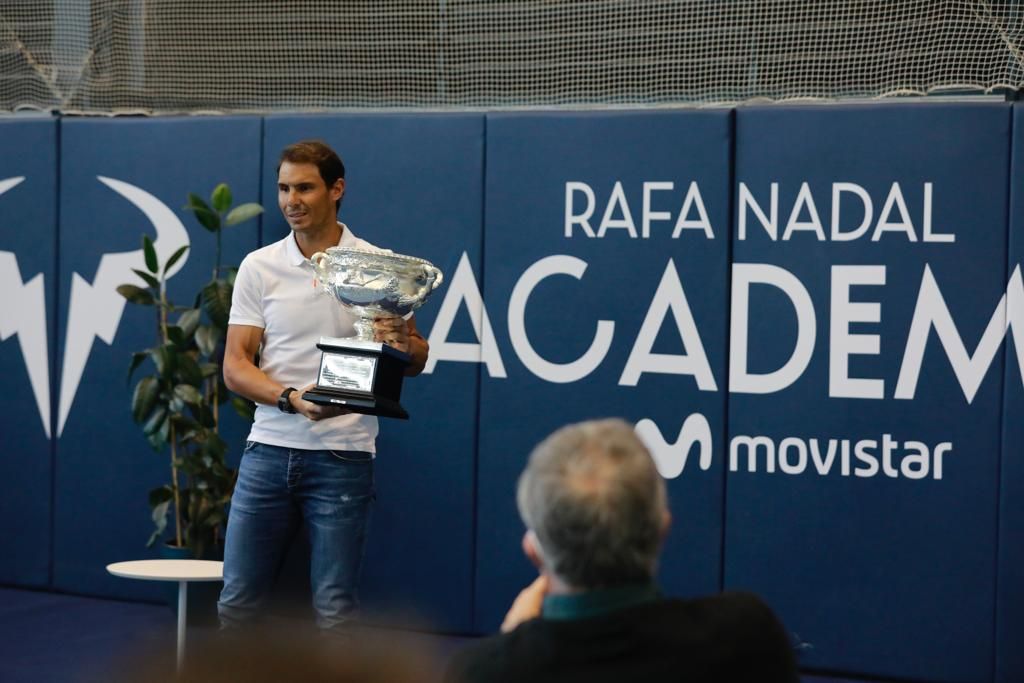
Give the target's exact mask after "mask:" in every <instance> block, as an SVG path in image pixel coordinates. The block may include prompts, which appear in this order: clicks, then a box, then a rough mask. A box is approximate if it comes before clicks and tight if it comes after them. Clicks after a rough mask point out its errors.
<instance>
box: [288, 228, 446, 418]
mask: <svg viewBox="0 0 1024 683" xmlns="http://www.w3.org/2000/svg"><path fill="white" fill-rule="evenodd" d="M309 260H310V262H311V263H312V264H313V267H314V269H315V271H316V280H317V285H318V287H319V288H320V290H321V291H322V292H325V293H327V294H329V295H331V296H332V297H334V298H335V299H336V300H337V301H338V302H339V303H340V304H341V305H342V306H344V307H345V308H346V309H348V310H349V311H350V312H351V313H352V314H353V315H354V316H355V323H354V325H355V328H356V334H355V336H353V337H321V338H320V343H319V344H317V348H318V349H320V350H321V351H322V352H323V355H322V356H321V357H320V373H319V376H318V377H317V383H316V387H314V388H313V389H310V390H309V391H307V392H306V393H304V394H303V395H302V397H303V398H304V399H306V400H307V401H312V402H313V403H319V404H321V405H337V406H342V407H344V408H348V409H349V410H351V411H353V412H357V413H366V414H369V415H380V416H383V417H397V418H401V419H408V417H409V413H407V412H406V411H405V409H404V408H403V407H402V405H401V404H400V403H399V398H400V397H401V393H402V378H403V377H404V376H405V368H406V366H407V365H409V362H410V360H411V357H410V356H409V354H407V353H404V352H402V351H399V350H398V349H395V348H393V347H391V346H388V345H387V344H383V343H381V342H378V341H374V338H373V321H374V319H375V318H380V317H385V316H396V317H404V316H406V315H408V314H409V313H411V312H412V311H415V310H416V309H417V308H419V307H420V306H422V305H423V303H424V302H425V301H426V300H427V298H428V297H429V296H430V294H431V293H432V292H433V291H434V290H435V289H437V287H438V286H439V285H440V284H441V283H442V282H444V276H443V275H442V273H441V271H440V270H439V269H438V268H437V267H436V266H434V265H433V264H432V263H430V262H429V261H425V260H423V259H420V258H415V257H413V256H403V255H401V254H389V253H381V252H372V251H363V250H360V249H343V248H341V247H331V248H330V249H328V250H327V251H326V252H324V251H318V252H317V253H315V254H313V255H312V256H311V257H310V259H309Z"/></svg>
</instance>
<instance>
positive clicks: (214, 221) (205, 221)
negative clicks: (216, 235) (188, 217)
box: [192, 207, 220, 232]
mask: <svg viewBox="0 0 1024 683" xmlns="http://www.w3.org/2000/svg"><path fill="white" fill-rule="evenodd" d="M192 213H194V214H195V215H196V219H197V220H198V221H199V224H200V225H202V226H203V227H204V228H206V229H207V230H209V231H210V232H217V231H218V230H220V216H218V215H217V214H216V213H214V212H213V211H211V210H210V209H200V208H198V207H196V208H193V209H192Z"/></svg>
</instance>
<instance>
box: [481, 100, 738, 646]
mask: <svg viewBox="0 0 1024 683" xmlns="http://www.w3.org/2000/svg"><path fill="white" fill-rule="evenodd" d="M730 125H731V113H730V112H728V111H716V112H657V113H654V112H649V113H636V112H633V113H629V114H625V113H583V114H579V113H572V114H568V113H565V114H563V113H557V114H494V115H490V116H488V123H487V174H486V177H487V189H486V195H487V204H486V222H485V234H484V264H483V274H484V283H483V290H484V296H485V300H486V303H487V309H488V312H489V314H490V316H489V319H490V322H491V325H492V326H493V330H494V336H495V338H496V340H497V347H496V356H500V359H501V366H500V372H499V366H498V364H497V363H496V362H495V361H494V359H493V357H492V365H491V367H488V368H487V369H485V370H484V374H483V375H482V382H481V405H480V449H479V454H478V458H479V478H478V483H477V491H478V506H477V515H478V528H479V533H478V535H477V583H476V585H477V609H476V616H477V621H476V625H477V627H478V628H481V629H483V630H484V631H490V630H493V629H494V628H496V626H497V625H498V624H499V623H500V620H501V617H502V615H503V614H504V612H505V610H507V608H508V606H509V605H510V604H511V601H512V599H513V598H514V597H515V595H516V593H517V591H518V590H519V589H521V588H522V587H523V586H524V585H525V584H526V583H528V582H529V581H530V580H531V578H532V577H534V576H536V573H535V572H534V570H533V569H532V568H531V567H530V565H529V563H528V562H527V560H526V559H525V558H524V557H523V555H522V552H521V551H520V545H519V540H520V538H521V536H522V533H523V527H522V523H521V522H520V520H519V516H518V514H517V512H516V506H515V483H516V478H517V477H518V475H519V472H520V471H521V470H522V468H523V466H524V464H525V462H526V458H527V456H528V454H529V452H530V450H531V449H532V448H533V447H534V445H536V444H537V443H538V442H539V441H540V440H541V439H542V438H543V437H545V436H546V435H547V434H549V433H550V432H551V431H553V430H554V429H555V428H557V427H559V426H562V425H564V424H566V423H568V422H574V421H579V420H583V419H589V418H595V417H608V416H619V417H624V418H626V419H628V420H630V421H632V422H637V421H641V420H644V421H645V424H646V425H647V429H648V430H649V432H648V434H649V435H653V438H654V439H660V438H663V439H664V441H665V442H668V443H669V444H674V443H676V442H677V440H678V437H679V433H680V429H681V427H682V426H683V424H684V422H685V421H686V420H687V418H688V417H689V416H690V415H691V414H698V413H699V414H701V415H703V419H704V420H706V422H705V424H706V427H707V431H708V434H709V436H710V437H711V445H712V448H711V450H710V451H709V455H710V456H711V457H712V463H711V464H710V465H709V468H708V469H706V470H705V469H701V468H700V467H699V466H698V457H697V454H698V449H697V447H696V446H695V447H694V448H693V449H692V451H691V453H690V458H689V462H688V463H687V465H686V468H685V470H684V471H682V474H680V470H679V467H680V466H681V464H682V462H681V461H682V458H683V457H685V454H684V453H680V452H678V449H675V448H672V447H670V446H667V445H665V444H662V447H661V448H658V449H657V450H658V452H659V454H660V455H661V456H662V457H663V459H664V467H665V470H664V471H666V472H667V471H670V470H674V471H672V472H671V474H670V475H669V476H672V478H671V479H670V481H669V482H668V487H669V496H670V499H671V506H672V511H673V514H674V517H675V521H674V525H673V529H672V533H671V535H670V539H669V541H668V545H667V548H666V551H665V555H664V558H663V562H662V568H661V579H662V583H663V586H664V587H665V589H666V590H667V591H668V592H669V593H672V594H684V595H688V594H699V593H707V592H713V591H715V590H716V589H717V588H718V585H719V574H720V562H719V558H720V549H721V545H720V543H721V534H722V527H721V515H722V478H723V470H722V451H721V444H722V440H723V437H724V433H725V431H724V411H725V393H724V382H725V349H726V346H725V335H726V307H725V301H726V291H727V287H726V275H727V272H728V268H727V263H728V256H727V254H728V248H727V247H728V220H729V206H728V201H729V184H730V174H729V165H730V134H731V131H730ZM645 183H648V185H647V189H646V193H647V197H648V199H647V209H646V211H647V218H648V220H647V223H646V228H645V221H644V212H645V208H644V207H645V200H644V197H645ZM694 183H695V185H694ZM655 184H657V185H655ZM692 187H695V188H696V189H695V190H692V191H693V193H694V194H693V195H692V196H691V198H690V201H689V202H687V195H688V194H689V193H690V192H691V188H692ZM588 188H589V189H588ZM590 194H592V195H593V198H592V202H591V200H590V199H589V195H590ZM697 194H699V200H698V199H697ZM701 209H703V211H704V212H705V217H706V219H707V223H708V225H707V231H705V228H704V227H700V228H697V227H687V225H688V221H691V222H693V223H694V224H697V223H700V222H701ZM681 213H682V214H683V216H682V219H680V216H679V214H681ZM588 214H589V218H587V216H588ZM627 214H628V216H627ZM574 217H575V218H574ZM680 221H681V223H682V225H681V227H680V228H679V229H678V231H677V229H676V226H677V224H679V223H680ZM567 223H569V226H568V228H567V226H566V224H567ZM584 223H586V225H584ZM567 229H568V236H567ZM645 233H646V236H645ZM591 234H593V236H592V237H591V236H590V235H591ZM517 311H518V312H517ZM645 320H646V323H645ZM680 320H686V321H689V320H692V321H693V322H692V323H684V324H683V329H685V330H686V333H685V335H684V333H683V332H681V331H680V322H679V321H680ZM599 321H600V322H599ZM694 326H695V327H694ZM520 328H522V329H520ZM602 330H603V331H602ZM605 336H607V341H605V340H604V337H605ZM595 339H596V341H595ZM591 348H593V349H595V351H593V352H591V351H590V349H591ZM702 350H703V351H702ZM634 354H635V357H634V360H633V362H632V363H631V362H629V359H630V357H631V355H634ZM654 354H664V356H663V357H662V358H659V359H654V358H652V356H653V355H654ZM698 356H700V357H702V358H703V360H701V361H700V362H698V361H697V358H698ZM670 357H671V358H670ZM580 358H584V359H583V360H580V361H578V359H580ZM643 358H647V360H646V361H644V360H642V359H643ZM671 365H677V366H680V368H681V369H680V370H679V371H678V372H677V373H673V372H670V371H669V370H668V367H669V366H671ZM652 366H657V369H656V370H654V371H651V368H652ZM683 366H690V367H689V368H685V367H683ZM698 366H699V367H700V368H701V369H700V370H694V369H693V368H695V367H698ZM627 370H630V372H628V373H627ZM627 374H629V375H630V377H626V375H627ZM698 374H700V375H701V376H702V377H701V381H702V382H703V383H704V386H703V388H699V386H698V380H697V379H696V378H695V377H696V375H698ZM502 375H504V376H502ZM700 419H701V418H695V421H693V422H690V423H689V424H690V425H691V428H690V430H688V434H692V426H693V425H694V424H696V420H700Z"/></svg>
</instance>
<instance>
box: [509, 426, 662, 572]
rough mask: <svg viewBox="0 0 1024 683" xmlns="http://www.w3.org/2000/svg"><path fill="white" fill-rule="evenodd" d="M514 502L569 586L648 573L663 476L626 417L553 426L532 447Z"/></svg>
mask: <svg viewBox="0 0 1024 683" xmlns="http://www.w3.org/2000/svg"><path fill="white" fill-rule="evenodd" d="M516 502H517V504H518V506H519V515H520V517H522V519H523V523H524V524H526V526H527V527H528V528H529V529H531V530H532V531H533V533H534V534H535V535H536V537H537V540H538V542H539V545H540V548H539V549H538V550H539V552H540V554H541V556H542V558H543V560H544V563H545V565H546V566H547V569H548V570H549V571H551V572H553V573H554V574H555V575H556V576H558V578H560V579H562V580H563V581H565V582H566V583H568V584H569V585H570V586H572V587H574V588H581V589H596V588H609V587H614V586H622V585H626V584H631V583H642V582H646V581H650V580H651V579H652V578H653V576H654V572H655V569H656V566H657V559H658V552H659V550H660V547H661V535H662V528H663V524H664V519H665V514H666V512H667V502H666V494H665V482H664V481H663V480H662V478H661V475H660V474H658V470H657V468H656V467H655V465H654V461H653V460H652V459H651V455H650V453H649V452H648V451H647V448H646V447H645V446H644V444H643V442H642V441H640V439H639V437H637V435H636V433H635V432H634V431H633V427H632V426H631V425H630V424H629V423H628V422H626V421H624V420H619V419H607V420H595V421H591V422H581V423H579V424H574V425H569V426H567V427H563V428H561V429H559V430H558V431H556V432H555V433H554V434H552V435H551V436H549V437H548V438H547V439H545V440H544V441H543V442H541V443H540V444H539V445H538V446H537V447H536V448H535V449H534V450H533V453H531V454H530V461H529V463H528V464H527V466H526V469H525V470H524V471H523V473H522V475H520V477H519V487H518V490H517V492H516Z"/></svg>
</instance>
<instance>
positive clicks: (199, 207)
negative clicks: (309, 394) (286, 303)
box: [117, 183, 263, 558]
mask: <svg viewBox="0 0 1024 683" xmlns="http://www.w3.org/2000/svg"><path fill="white" fill-rule="evenodd" d="M231 205H232V197H231V190H230V189H229V188H228V186H227V185H226V184H224V183H221V184H219V185H217V187H216V188H214V190H213V192H212V193H211V195H210V202H209V203H207V202H205V201H204V200H203V199H202V198H200V197H199V196H197V195H195V194H190V195H189V198H188V204H187V205H186V206H185V207H184V208H185V209H186V210H189V211H191V212H192V213H193V214H195V216H196V219H197V220H198V221H199V223H200V224H201V225H202V226H203V227H204V228H206V229H207V230H208V231H210V232H212V233H214V235H215V236H216V257H215V259H214V264H215V265H214V267H213V273H212V275H211V278H210V280H209V282H207V283H206V284H204V285H203V286H202V288H201V289H200V291H199V293H198V294H197V295H196V297H195V300H194V302H193V304H192V305H191V306H179V305H176V304H175V303H173V302H172V301H171V300H170V298H169V297H168V295H167V286H166V285H167V273H168V271H169V270H170V269H171V268H172V267H173V266H174V264H175V263H177V262H178V261H179V260H180V259H181V257H182V256H183V255H184V254H185V252H186V250H187V249H188V248H189V247H188V246H187V245H186V246H184V247H182V248H181V249H178V250H177V251H176V252H174V253H173V254H171V256H170V257H169V258H168V259H167V261H166V262H165V263H162V264H161V263H159V262H158V258H157V254H156V250H155V249H154V247H153V242H152V240H151V239H150V238H149V236H148V235H143V238H142V248H143V253H144V256H145V264H146V270H135V273H136V275H138V276H139V278H140V279H141V280H142V282H143V283H144V285H145V286H140V285H137V284H124V285H121V286H120V287H118V288H117V291H118V292H119V293H120V294H121V295H122V296H123V297H124V298H125V299H127V300H128V301H129V302H131V303H133V304H136V305H140V306H148V307H151V308H153V311H154V318H155V321H154V322H155V328H156V335H155V336H156V343H155V344H154V345H153V346H152V347H150V348H148V349H145V350H144V351H138V352H136V353H134V354H133V355H132V360H131V364H130V367H129V370H128V381H129V382H130V381H131V378H132V376H133V375H134V374H135V371H136V370H137V369H139V367H140V366H142V365H143V364H144V363H145V362H146V361H147V360H148V361H151V363H150V364H149V365H148V366H147V367H149V368H150V370H151V372H150V373H149V374H147V375H145V376H144V377H142V378H141V379H139V380H138V381H137V382H136V384H135V389H134V391H133V393H132V402H131V408H132V418H133V419H134V420H135V422H136V423H138V424H139V425H141V427H142V431H143V433H144V434H145V435H146V439H147V440H148V441H149V444H150V446H152V447H153V450H155V451H157V452H167V453H168V454H169V456H170V463H169V464H170V475H171V476H170V481H169V482H168V483H166V484H164V485H162V486H159V487H157V488H155V489H153V490H152V491H150V492H149V504H150V507H151V508H152V515H153V522H154V525H155V529H154V531H153V534H152V535H151V536H150V538H149V543H148V545H152V544H153V543H154V542H155V541H156V540H157V539H158V538H160V537H162V536H163V535H164V533H165V531H166V530H167V526H168V517H171V518H172V519H173V523H174V529H173V531H174V535H173V536H172V537H171V539H170V540H169V541H168V545H171V546H173V547H176V548H178V549H179V550H184V549H186V548H187V549H188V554H189V555H191V556H192V557H196V558H203V557H208V556H210V555H211V553H212V552H214V550H215V549H216V548H217V547H219V546H220V542H221V539H222V534H223V528H224V522H225V520H226V518H227V505H228V502H229V501H230V499H231V491H232V488H233V486H234V480H235V472H234V471H232V470H231V469H230V468H229V467H228V466H227V464H226V462H225V453H226V451H227V447H226V445H225V443H224V440H223V439H222V438H221V436H220V410H221V406H223V405H224V404H225V403H227V402H228V401H230V402H231V404H232V406H233V407H234V408H235V410H236V411H237V412H239V414H241V415H243V416H245V417H248V418H249V419H250V420H251V419H252V412H253V405H252V403H250V402H249V401H247V400H246V399H243V398H241V397H239V396H231V394H230V392H229V391H228V390H227V388H226V387H225V386H224V380H223V374H222V373H221V362H222V359H223V352H224V351H223V343H224V338H225V336H226V334H227V324H228V314H229V311H230V308H231V294H232V289H233V286H234V279H235V274H236V273H237V268H232V267H227V266H224V265H222V264H221V232H222V230H223V229H224V228H227V227H229V226H233V225H237V224H239V223H242V222H243V221H246V220H250V219H252V218H254V217H256V216H257V215H259V214H260V213H262V211H263V208H262V207H261V206H260V205H259V204H255V203H247V204H241V205H239V206H236V207H234V208H232V207H231Z"/></svg>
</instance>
